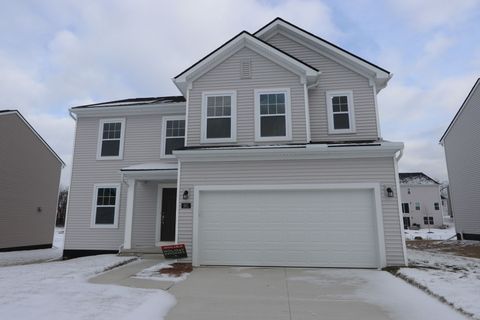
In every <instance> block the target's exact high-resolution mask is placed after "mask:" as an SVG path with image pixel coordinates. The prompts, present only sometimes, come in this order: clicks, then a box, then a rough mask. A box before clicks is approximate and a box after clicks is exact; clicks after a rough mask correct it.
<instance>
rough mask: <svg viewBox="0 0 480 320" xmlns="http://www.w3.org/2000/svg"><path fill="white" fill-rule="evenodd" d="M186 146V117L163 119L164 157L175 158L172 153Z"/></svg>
mask: <svg viewBox="0 0 480 320" xmlns="http://www.w3.org/2000/svg"><path fill="white" fill-rule="evenodd" d="M184 145H185V117H184V116H172V117H163V135H162V157H173V155H172V151H173V150H177V149H181V148H183V147H184Z"/></svg>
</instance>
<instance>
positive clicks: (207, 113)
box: [201, 91, 237, 143]
mask: <svg viewBox="0 0 480 320" xmlns="http://www.w3.org/2000/svg"><path fill="white" fill-rule="evenodd" d="M236 100H237V99H236V93H235V92H234V91H229V92H205V93H203V102H202V126H201V130H202V132H201V134H202V139H201V142H203V143H205V142H235V140H236V138H237V137H236V132H237V124H236V121H237V119H236V114H237V101H236Z"/></svg>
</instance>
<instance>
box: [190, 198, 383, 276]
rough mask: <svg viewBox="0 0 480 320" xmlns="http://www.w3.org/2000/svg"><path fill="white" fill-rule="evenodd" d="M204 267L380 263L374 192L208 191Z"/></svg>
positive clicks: (201, 231)
mask: <svg viewBox="0 0 480 320" xmlns="http://www.w3.org/2000/svg"><path fill="white" fill-rule="evenodd" d="M199 204H200V207H199V216H198V235H199V236H198V237H199V239H198V241H199V244H198V250H199V263H200V264H204V265H209V264H210V265H212V264H219V265H260V266H261V265H264V266H274V265H278V266H319V267H377V266H378V243H377V240H376V227H375V225H376V223H375V221H376V220H375V211H374V205H373V204H374V201H373V193H372V191H371V190H328V191H327V190H323V191H321V190H261V191H202V192H200V196H199Z"/></svg>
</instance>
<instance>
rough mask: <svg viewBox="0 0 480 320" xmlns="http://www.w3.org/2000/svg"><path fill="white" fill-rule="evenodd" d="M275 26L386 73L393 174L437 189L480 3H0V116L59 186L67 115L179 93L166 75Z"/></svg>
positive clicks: (478, 33)
mask: <svg viewBox="0 0 480 320" xmlns="http://www.w3.org/2000/svg"><path fill="white" fill-rule="evenodd" d="M275 17H282V18H284V19H286V20H288V21H290V22H292V23H293V24H296V25H298V26H299V27H302V28H304V29H306V30H308V31H310V32H312V33H314V34H316V35H318V36H320V37H322V38H324V39H326V40H328V41H330V42H333V43H335V44H337V45H339V46H340V47H342V48H344V49H346V50H348V51H350V52H352V53H355V54H357V55H359V56H361V57H363V58H365V59H367V60H369V61H371V62H373V63H375V64H377V65H379V66H381V67H383V68H385V69H387V70H389V71H390V72H392V73H393V78H392V79H391V80H390V82H389V84H388V86H387V87H386V88H385V89H383V90H382V91H381V92H380V94H379V95H378V104H379V113H380V123H381V133H382V137H383V138H384V139H386V140H391V141H402V142H404V143H405V152H404V156H403V158H402V159H401V160H400V163H399V167H400V171H404V172H405V171H423V172H425V173H427V174H428V175H430V176H431V177H433V178H436V179H439V180H440V181H445V180H447V171H446V165H445V160H444V153H443V148H442V147H441V146H440V145H439V144H438V141H439V139H440V137H441V135H442V134H443V132H444V131H445V129H446V128H447V126H448V124H449V123H450V121H451V120H452V118H453V116H454V114H455V113H456V111H457V110H458V109H459V107H460V106H461V104H462V102H463V100H464V99H465V97H466V95H467V94H468V92H469V91H470V89H471V87H472V86H473V84H474V83H475V80H476V79H477V78H478V77H480V41H479V39H480V0H456V1H452V0H422V1H417V0H386V1H374V0H352V1H329V0H285V1H282V0H257V1H255V0H241V1H239V0H233V1H230V0H207V1H200V0H181V1H180V0H177V1H163V0H131V1H129V0H95V1H94V0H82V1H73V0H58V1H54V0H44V1H33V0H32V1H28V0H19V1H6V0H0V97H1V99H0V110H1V109H18V110H20V112H21V113H22V114H23V115H24V116H25V117H26V119H27V120H28V121H29V122H30V123H31V124H32V125H33V126H34V127H35V128H36V130H37V131H38V132H39V133H40V135H42V136H43V138H44V139H45V140H46V141H47V142H48V143H49V144H50V145H51V146H52V148H53V149H54V150H55V151H56V152H57V153H58V154H59V155H60V157H61V158H62V159H63V160H64V161H65V162H66V163H67V166H66V168H65V169H64V170H63V172H62V178H61V184H62V185H63V186H67V185H68V184H69V181H70V172H71V165H70V164H71V161H72V152H73V139H74V130H75V121H74V120H73V119H72V118H71V117H70V116H69V111H68V109H69V108H71V107H73V106H77V105H81V104H87V103H93V102H102V101H110V100H116V99H124V98H134V97H152V96H153V97H156V96H166V95H180V93H179V91H178V89H176V87H175V86H174V85H173V83H172V81H171V78H172V77H173V76H175V75H176V74H178V73H179V72H180V71H182V70H184V69H186V68H187V67H189V66H190V65H192V64H193V63H195V62H196V61H198V60H199V59H201V58H202V57H203V56H205V55H206V54H208V53H209V52H211V51H213V50H214V49H216V48H217V47H218V46H220V45H221V44H223V43H224V42H225V41H226V40H228V39H230V38H231V37H232V36H234V35H236V34H237V33H239V32H240V31H241V30H247V31H250V32H255V31H256V30H258V29H259V28H261V27H262V26H263V25H265V24H267V23H268V22H270V21H271V20H273V19H274V18H275Z"/></svg>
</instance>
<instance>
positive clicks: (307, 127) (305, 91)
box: [303, 82, 312, 143]
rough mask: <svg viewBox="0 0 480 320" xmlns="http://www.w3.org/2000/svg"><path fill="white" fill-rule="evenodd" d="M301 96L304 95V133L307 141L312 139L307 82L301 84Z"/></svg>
mask: <svg viewBox="0 0 480 320" xmlns="http://www.w3.org/2000/svg"><path fill="white" fill-rule="evenodd" d="M303 96H304V97H305V98H304V99H305V131H306V132H305V133H306V135H307V143H310V142H311V141H312V135H311V128H310V104H309V101H308V97H309V95H308V87H307V83H306V82H305V83H304V84H303Z"/></svg>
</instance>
